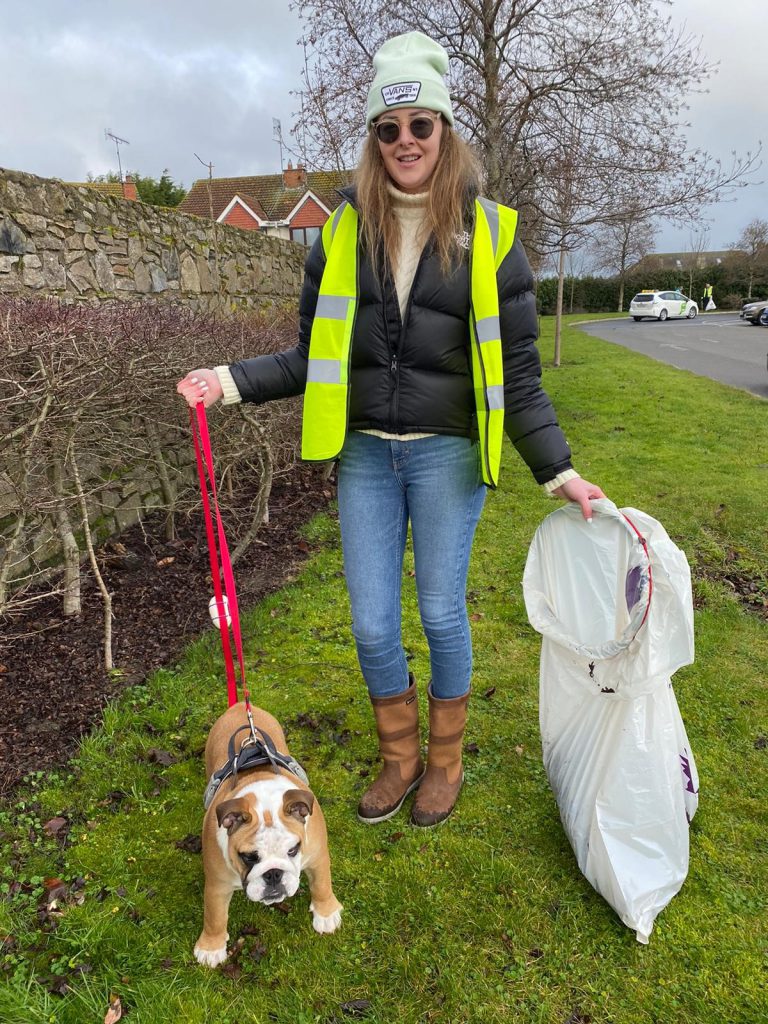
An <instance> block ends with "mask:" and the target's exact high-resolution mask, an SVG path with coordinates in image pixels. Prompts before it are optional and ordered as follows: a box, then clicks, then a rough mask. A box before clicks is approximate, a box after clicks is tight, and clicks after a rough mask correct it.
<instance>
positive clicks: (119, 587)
mask: <svg viewBox="0 0 768 1024" xmlns="http://www.w3.org/2000/svg"><path fill="white" fill-rule="evenodd" d="M331 496H332V487H331V485H330V484H329V483H328V482H327V481H326V480H324V479H323V478H322V477H321V475H320V473H319V472H318V470H317V469H314V468H312V467H306V466H303V467H298V468H296V469H295V470H294V471H293V472H292V474H291V475H290V476H285V477H280V478H279V479H278V480H276V481H275V484H274V487H273V489H272V495H271V498H270V505H269V509H270V522H269V524H268V525H265V526H263V527H262V528H261V530H260V531H259V534H258V540H259V541H260V542H262V543H256V544H253V545H251V548H250V550H249V551H248V552H247V553H246V554H245V555H244V556H243V557H242V558H241V559H240V561H239V562H238V564H237V566H236V568H235V576H236V580H237V590H238V598H239V603H240V605H241V607H243V608H245V607H247V606H248V605H251V604H254V603H255V602H257V601H258V600H259V599H260V598H262V597H263V596H264V595H265V594H268V593H271V592H273V591H275V590H277V589H278V588H279V587H280V586H281V584H282V583H283V581H284V580H285V579H286V577H288V576H289V575H291V573H292V572H293V571H294V570H295V568H296V566H297V565H298V564H299V563H300V562H302V561H304V560H305V559H306V558H307V556H308V550H309V549H308V546H307V544H306V543H305V542H303V541H301V539H300V530H301V527H302V526H303V525H304V524H305V523H306V522H307V521H308V520H309V519H310V518H311V517H312V516H313V515H314V514H315V513H316V512H318V511H319V510H321V509H323V508H325V507H326V506H327V504H328V501H329V498H330V497H331ZM162 526H163V522H162V517H160V516H155V517H151V518H148V519H147V520H145V522H144V525H143V529H142V527H141V526H135V527H132V528H131V529H130V530H127V531H125V532H124V533H122V534H121V535H120V537H119V538H117V539H115V540H113V541H108V542H107V543H106V544H105V545H104V547H103V548H102V549H101V552H100V556H99V565H100V568H101V571H102V573H103V575H104V577H105V580H106V583H107V586H108V588H109V590H110V591H111V592H112V593H113V610H114V623H113V657H114V664H115V665H116V666H117V667H119V668H120V670H121V672H120V674H119V675H118V674H113V675H109V674H108V673H107V672H106V671H105V670H104V666H103V609H102V604H101V598H100V594H99V592H98V588H97V586H96V584H95V580H94V579H93V578H92V576H88V575H87V573H84V586H83V613H82V615H81V616H79V617H78V618H65V617H64V616H63V615H62V614H61V600H60V599H59V598H47V599H45V600H42V601H40V602H38V603H36V604H34V605H32V610H31V611H29V612H28V613H27V614H26V615H24V616H22V617H14V618H13V619H12V621H10V622H9V621H8V620H0V629H1V630H2V632H1V634H0V706H1V707H2V713H1V714H0V796H8V795H9V794H10V793H11V792H12V790H13V789H14V788H15V787H16V786H17V785H18V783H19V781H20V780H21V779H22V778H23V776H24V775H26V774H27V773H28V772H30V771H46V770H52V769H55V768H59V767H61V766H62V765H64V764H65V763H66V761H67V759H68V758H69V757H71V755H72V754H73V753H74V752H75V749H76V747H77V743H78V740H79V739H80V737H81V736H82V735H83V734H84V733H87V732H88V731H89V730H90V729H91V728H92V727H93V726H94V725H95V724H97V723H98V722H99V720H100V717H101V711H102V708H103V706H104V704H105V703H106V702H107V701H108V700H110V699H111V698H113V697H115V696H116V695H117V694H119V693H120V692H121V691H122V690H124V689H125V688H126V687H127V686H131V685H135V684H137V683H140V682H142V681H143V680H144V679H145V678H146V676H147V675H149V674H150V673H151V672H153V671H154V670H155V669H157V668H160V667H162V666H163V665H167V664H170V663H173V661H174V660H175V659H176V658H177V657H178V656H179V654H180V653H181V651H182V650H183V648H184V647H185V646H186V645H187V644H188V643H189V642H190V641H191V640H193V639H194V638H195V637H197V636H198V635H199V634H200V633H201V632H203V631H204V630H205V629H207V628H210V626H211V620H210V618H209V615H208V600H209V597H210V594H211V585H210V582H209V574H210V568H209V564H208V553H207V547H206V543H205V531H204V527H203V523H202V518H197V519H195V520H194V521H189V522H181V523H179V524H178V526H177V533H178V536H177V539H176V540H174V541H172V542H170V543H169V542H167V541H166V540H165V539H164V538H163V533H162Z"/></svg>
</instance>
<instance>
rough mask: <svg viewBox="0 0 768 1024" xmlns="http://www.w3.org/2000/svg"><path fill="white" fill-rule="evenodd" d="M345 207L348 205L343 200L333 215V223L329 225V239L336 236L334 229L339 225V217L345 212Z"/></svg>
mask: <svg viewBox="0 0 768 1024" xmlns="http://www.w3.org/2000/svg"><path fill="white" fill-rule="evenodd" d="M347 205H348V204H347V201H346V199H345V200H344V202H343V203H342V204H341V206H340V207H339V208H338V210H337V211H336V213H335V214H334V215H333V222H332V223H331V238H333V236H334V235H335V234H336V228H337V227H338V226H339V224H340V223H341V215H342V214H343V213H344V211H345V210H346V208H347Z"/></svg>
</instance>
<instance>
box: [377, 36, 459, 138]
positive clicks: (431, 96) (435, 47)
mask: <svg viewBox="0 0 768 1024" xmlns="http://www.w3.org/2000/svg"><path fill="white" fill-rule="evenodd" d="M373 67H374V79H373V83H372V85H371V88H370V90H369V92H368V111H367V114H366V118H365V127H366V128H370V127H371V122H372V121H373V120H375V118H377V117H378V116H379V115H380V114H383V113H385V112H386V111H387V110H394V109H397V108H398V107H419V108H423V109H424V110H436V111H439V112H440V113H441V114H442V115H443V117H444V118H445V119H446V121H447V122H448V124H453V111H452V110H451V97H450V95H449V93H448V89H447V87H446V85H445V82H444V81H443V75H444V74H445V73H446V71H447V70H448V53H447V52H446V50H445V49H444V48H443V47H442V46H441V45H440V43H436V42H435V40H434V39H430V38H429V36H425V35H424V33H423V32H404V33H403V34H402V35H399V36H393V37H392V38H391V39H388V40H387V41H386V43H384V45H383V46H381V47H380V48H379V50H378V51H377V52H376V53H375V54H374V57H373Z"/></svg>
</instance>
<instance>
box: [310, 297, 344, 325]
mask: <svg viewBox="0 0 768 1024" xmlns="http://www.w3.org/2000/svg"><path fill="white" fill-rule="evenodd" d="M351 301H352V300H351V299H350V298H348V297H347V296H346V295H320V296H318V299H317V308H316V309H315V316H319V317H322V318H323V319H325V320H346V319H347V309H348V308H349V303H350V302H351Z"/></svg>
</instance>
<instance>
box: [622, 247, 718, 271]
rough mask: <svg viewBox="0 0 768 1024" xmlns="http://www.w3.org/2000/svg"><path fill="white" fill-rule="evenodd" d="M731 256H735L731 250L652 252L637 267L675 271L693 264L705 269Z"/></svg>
mask: <svg viewBox="0 0 768 1024" xmlns="http://www.w3.org/2000/svg"><path fill="white" fill-rule="evenodd" d="M729 256H733V251H732V250H730V249H717V250H713V251H711V252H651V253H648V255H647V256H644V257H643V258H642V259H641V260H640V261H639V262H638V263H637V266H640V264H643V265H646V266H647V265H649V264H653V265H654V266H657V267H659V268H660V269H667V268H670V269H672V270H674V269H675V268H677V267H678V266H683V267H688V266H690V265H692V264H693V265H694V266H696V267H699V268H702V269H703V268H704V267H711V266H715V265H716V264H718V263H723V262H724V261H725V260H726V259H728V257H729Z"/></svg>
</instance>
